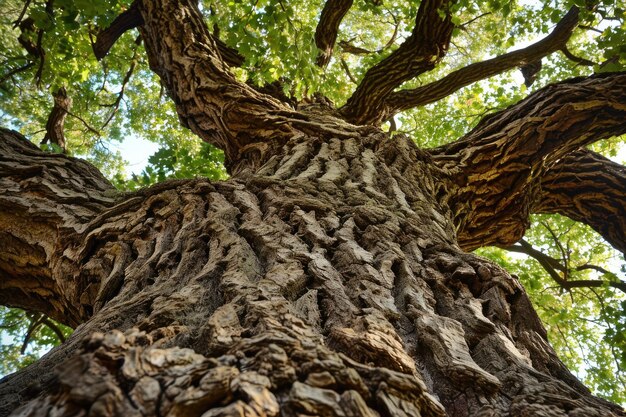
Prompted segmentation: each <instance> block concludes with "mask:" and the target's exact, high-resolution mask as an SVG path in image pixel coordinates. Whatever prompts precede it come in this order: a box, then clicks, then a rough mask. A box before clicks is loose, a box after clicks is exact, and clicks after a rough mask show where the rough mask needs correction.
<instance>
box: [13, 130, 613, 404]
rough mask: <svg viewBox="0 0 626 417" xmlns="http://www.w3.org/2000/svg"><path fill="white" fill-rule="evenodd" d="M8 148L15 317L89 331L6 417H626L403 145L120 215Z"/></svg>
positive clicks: (54, 163) (318, 148)
mask: <svg viewBox="0 0 626 417" xmlns="http://www.w3.org/2000/svg"><path fill="white" fill-rule="evenodd" d="M2 136H3V137H2V140H1V141H0V144H1V146H2V147H3V149H2V155H3V165H2V166H3V167H7V168H4V169H5V170H4V171H3V172H2V177H3V184H2V185H3V187H4V189H6V190H8V192H5V194H4V197H3V200H2V201H3V203H2V204H3V205H6V204H11V205H12V207H13V210H12V211H11V212H10V213H9V214H8V217H7V214H6V213H4V214H3V217H2V224H3V225H6V224H8V223H12V224H15V225H19V224H23V223H25V222H29V223H30V225H31V226H30V227H28V230H24V229H23V228H18V230H11V231H10V233H9V234H8V235H7V233H6V232H5V233H3V235H2V238H3V240H4V241H5V242H6V241H7V239H8V238H9V237H10V238H11V239H15V240H14V243H17V242H16V240H18V239H19V241H20V242H19V243H20V244H14V245H13V246H14V247H15V248H16V252H17V253H14V254H12V256H6V255H5V256H3V258H1V261H0V266H1V267H2V271H3V275H5V276H6V275H7V274H8V275H9V276H14V277H15V279H14V280H8V281H7V280H5V281H3V282H2V285H3V292H2V294H7V296H6V297H7V298H6V299H4V300H3V301H4V302H5V303H8V304H14V305H19V304H20V301H18V300H21V299H24V298H27V299H29V300H30V299H32V300H38V301H39V302H40V303H41V304H42V305H45V308H44V307H43V306H42V307H40V308H42V309H43V311H45V312H46V314H49V315H50V316H52V317H55V318H57V319H60V320H64V321H65V322H66V323H68V324H71V325H74V326H76V325H79V326H78V328H77V330H76V332H75V333H74V335H73V336H72V338H71V340H70V341H69V342H68V343H67V344H66V345H63V346H62V347H60V348H58V349H57V350H55V351H53V352H52V353H51V354H49V355H48V357H47V358H45V359H44V360H42V361H41V362H40V363H38V364H36V365H33V366H32V367H30V368H27V369H26V370H24V371H22V372H21V373H18V374H16V375H14V376H11V377H9V379H8V381H5V383H4V384H3V385H2V395H3V397H2V399H3V401H2V403H3V404H4V405H5V406H4V407H5V408H4V414H6V413H7V411H10V410H12V409H13V408H15V407H16V406H17V405H18V404H20V403H24V402H26V401H27V400H29V399H30V398H32V397H33V396H35V395H37V394H39V397H37V399H35V400H31V401H30V402H26V404H25V405H24V408H21V409H20V410H19V411H18V412H17V414H16V415H22V416H27V415H28V416H39V415H41V416H44V415H49V414H52V415H58V416H61V415H62V416H70V415H87V414H89V415H163V416H166V415H171V416H174V415H177V416H194V415H197V416H200V415H204V416H218V415H220V416H222V415H223V416H230V415H237V416H239V415H246V416H277V415H284V416H291V415H294V416H295V415H328V416H335V415H337V416H344V415H345V416H378V415H384V416H402V415H407V416H417V415H425V416H437V415H441V416H443V415H446V413H447V414H448V415H453V416H465V415H484V416H491V415H516V416H531V415H533V416H534V415H539V416H541V415H546V416H548V415H549V416H552V415H581V416H582V415H584V416H594V415H597V416H609V415H620V414H621V412H620V411H619V408H618V407H616V406H614V405H611V404H609V403H606V402H604V401H601V400H599V399H597V398H594V397H592V396H590V395H589V393H588V391H587V390H586V389H585V388H584V387H583V386H582V385H581V384H580V383H579V382H578V381H577V380H576V379H575V378H574V377H573V376H572V375H571V374H570V373H569V372H568V371H567V369H566V368H565V367H564V366H563V364H562V363H561V362H560V361H559V360H558V358H557V357H556V356H555V354H554V352H553V350H552V349H551V348H550V346H549V344H548V342H547V340H546V334H545V332H544V330H543V327H542V325H541V324H540V322H539V319H538V318H537V316H536V314H535V313H534V311H533V309H532V307H531V304H530V302H529V301H528V298H527V296H526V295H525V293H524V290H523V288H522V287H521V286H520V284H519V282H518V281H517V280H516V279H515V278H514V277H512V276H510V275H509V274H508V273H506V272H505V271H504V270H502V269H501V268H499V267H498V266H496V265H494V264H493V263H492V262H490V261H487V260H485V259H483V258H480V257H478V256H475V255H472V254H468V253H465V252H464V251H463V250H462V249H461V248H460V247H459V243H458V240H457V238H456V232H455V224H454V222H453V219H454V218H455V215H457V213H454V212H453V211H452V209H451V207H450V205H449V204H448V203H447V202H446V198H445V197H444V196H445V192H446V190H448V189H451V188H452V185H451V178H452V177H451V175H450V174H449V173H448V172H446V171H445V170H442V169H440V168H438V166H437V164H436V163H434V161H433V157H432V155H430V154H428V153H425V152H423V151H420V150H419V149H417V148H415V146H414V145H413V144H412V142H411V141H409V140H408V139H405V138H396V139H393V140H391V139H389V138H387V137H385V135H384V134H382V133H378V132H372V133H370V134H363V135H362V136H360V137H355V138H352V139H344V140H339V139H330V140H321V139H320V138H311V137H300V138H294V139H293V140H292V141H290V142H289V143H288V144H287V145H286V146H285V147H284V148H283V149H284V151H283V153H281V154H279V155H275V156H274V157H272V158H271V159H270V160H269V161H268V162H267V163H266V164H265V165H264V166H263V167H262V168H261V169H260V170H259V171H258V172H257V173H256V174H254V175H245V176H241V177H235V178H233V179H231V180H228V181H226V182H223V183H215V184H213V183H210V182H209V181H206V180H201V179H199V180H193V181H172V182H166V183H163V184H160V185H157V186H155V187H153V188H151V189H147V190H143V191H141V192H139V193H137V194H131V195H118V196H116V197H115V201H113V199H112V198H111V197H110V195H111V193H109V192H107V191H110V189H108V187H107V185H106V183H104V181H103V180H102V179H100V178H99V177H98V176H97V174H96V173H95V172H93V171H89V170H88V167H86V166H85V165H86V164H83V163H79V162H78V161H73V160H71V159H69V158H66V157H63V156H59V155H47V154H41V153H39V152H38V151H36V150H35V149H34V148H33V147H31V146H30V144H28V143H27V142H26V141H25V140H24V139H22V138H19V137H17V136H16V135H15V134H12V133H10V132H4V133H3V135H2ZM7 155H8V157H7ZM8 167H10V170H9V168H8ZM74 175H80V176H81V178H83V179H84V180H83V181H86V182H87V184H88V185H84V184H76V183H74V181H73V180H74V177H73V176H74ZM90 177H91V178H90ZM39 179H41V180H39ZM61 187H62V189H63V194H62V195H60V194H58V192H59V189H61ZM87 187H89V188H87ZM86 189H87V191H86ZM105 195H108V196H109V197H105ZM39 200H41V201H39ZM59 222H61V223H62V224H63V226H62V227H61V228H58V224H59ZM51 229H54V230H51ZM50 233H51V234H55V235H56V237H57V239H58V240H57V244H56V245H55V246H53V247H47V246H45V245H44V244H41V243H39V242H40V241H42V240H43V238H41V236H46V235H47V234H50ZM20 261H21V264H20ZM42 264H46V265H47V267H43V266H42ZM11 268H13V269H11ZM18 272H19V273H18ZM25 281H28V284H25ZM12 287H13V288H14V292H12V291H11V290H12ZM18 291H22V292H27V294H26V295H27V297H23V296H19V295H18V294H17V292H18ZM22 307H31V308H32V307H33V306H31V305H22ZM38 307H39V306H38ZM59 363H62V365H61V366H60V367H57V368H55V370H54V371H52V369H53V366H55V365H58V364H59ZM52 375H54V378H52ZM35 382H36V383H35Z"/></svg>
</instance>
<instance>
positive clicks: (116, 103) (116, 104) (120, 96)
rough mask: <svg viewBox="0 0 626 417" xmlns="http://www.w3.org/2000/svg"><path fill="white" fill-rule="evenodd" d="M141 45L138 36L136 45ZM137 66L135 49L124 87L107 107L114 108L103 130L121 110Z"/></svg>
mask: <svg viewBox="0 0 626 417" xmlns="http://www.w3.org/2000/svg"><path fill="white" fill-rule="evenodd" d="M140 44H141V36H138V37H137V38H136V39H135V45H137V46H138V45H140ZM136 66H137V48H136V47H135V49H134V50H133V57H132V58H131V61H130V67H129V68H128V71H126V75H124V79H123V80H122V87H121V88H120V92H119V93H118V94H117V98H116V99H115V101H114V102H113V103H112V104H110V105H107V107H113V110H112V111H111V114H109V117H108V118H107V119H106V120H105V122H104V124H103V125H102V129H104V128H105V127H106V126H107V125H108V124H109V123H110V122H111V120H113V116H115V114H116V113H117V111H118V110H119V108H120V103H121V102H122V99H123V98H124V92H125V91H126V87H127V85H128V82H129V81H130V78H131V77H132V76H133V72H134V71H135V67H136Z"/></svg>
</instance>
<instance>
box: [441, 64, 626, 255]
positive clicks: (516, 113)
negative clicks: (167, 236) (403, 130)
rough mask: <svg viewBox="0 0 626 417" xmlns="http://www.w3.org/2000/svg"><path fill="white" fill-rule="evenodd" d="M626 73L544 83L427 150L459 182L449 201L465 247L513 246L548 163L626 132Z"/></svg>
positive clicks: (521, 230)
mask: <svg viewBox="0 0 626 417" xmlns="http://www.w3.org/2000/svg"><path fill="white" fill-rule="evenodd" d="M624 120H626V74H624V73H613V74H603V75H598V76H594V77H590V78H584V79H580V78H579V79H573V80H569V81H565V82H562V83H559V84H554V85H551V86H548V87H546V88H544V89H542V90H539V91H537V92H536V93H534V94H532V95H531V96H529V97H528V98H527V99H525V100H523V101H521V102H520V103H518V104H516V105H514V106H511V107H509V108H508V109H506V110H504V111H501V112H499V113H497V114H495V115H493V116H489V117H487V118H485V119H483V120H482V121H481V122H480V123H479V124H478V126H477V127H476V128H475V129H474V130H473V131H472V132H470V133H469V134H467V135H466V136H465V137H463V138H462V139H460V140H458V141H457V142H454V143H452V144H449V145H446V146H444V147H441V148H438V149H435V150H433V151H432V153H433V155H434V157H435V159H436V160H437V163H438V164H439V165H440V166H441V167H443V168H444V169H446V170H447V171H448V172H450V173H451V175H452V181H453V182H454V183H455V184H456V186H457V187H458V191H457V193H456V194H455V195H454V196H453V197H452V198H451V201H450V204H451V206H452V207H453V210H454V212H455V213H456V216H457V219H456V223H457V228H458V233H459V241H460V243H461V245H462V246H463V247H464V248H466V249H474V248H477V247H480V246H484V245H493V244H496V245H497V244H499V245H510V244H513V243H514V242H516V241H518V240H519V239H520V238H521V237H522V236H523V234H524V231H525V229H526V227H527V226H528V214H529V211H530V205H531V203H532V202H533V200H534V198H535V197H536V196H535V194H534V193H535V192H536V190H535V188H536V187H538V182H537V178H539V177H540V175H541V173H542V172H544V170H545V168H547V167H550V166H551V164H553V163H555V162H556V161H558V160H559V159H560V158H563V157H565V156H566V155H568V154H569V153H571V152H572V151H574V150H576V149H578V148H580V147H581V146H585V145H588V144H590V143H592V142H595V141H597V140H600V139H604V138H608V137H611V136H615V135H621V134H623V133H626V123H624Z"/></svg>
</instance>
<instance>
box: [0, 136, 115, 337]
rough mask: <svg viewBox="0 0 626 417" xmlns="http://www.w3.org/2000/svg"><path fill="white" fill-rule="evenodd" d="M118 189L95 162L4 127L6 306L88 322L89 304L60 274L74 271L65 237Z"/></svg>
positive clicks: (0, 223)
mask: <svg viewBox="0 0 626 417" xmlns="http://www.w3.org/2000/svg"><path fill="white" fill-rule="evenodd" d="M111 193H112V194H113V196H111V195H110V194H111ZM114 195H115V191H114V188H113V186H112V185H111V184H110V183H109V182H108V181H107V180H106V179H105V178H104V177H103V176H102V174H100V173H99V172H98V171H97V170H96V169H95V168H94V167H93V166H92V165H90V164H88V163H87V162H84V161H81V160H78V159H75V158H71V157H68V156H65V155H62V154H52V153H47V152H42V151H41V150H39V149H38V148H37V147H36V146H35V145H33V144H32V143H31V142H29V141H28V140H26V139H25V138H24V137H23V136H21V135H20V134H18V133H16V132H12V131H9V130H5V129H1V128H0V304H1V305H6V306H11V307H19V308H22V309H25V310H28V311H33V312H41V313H44V314H45V315H47V316H49V317H51V318H53V319H54V320H56V321H59V322H62V323H65V324H68V325H73V326H75V325H77V324H78V323H80V322H81V321H82V320H84V318H85V314H86V313H85V312H81V311H80V309H81V303H80V302H79V301H78V300H75V299H68V298H67V297H72V296H73V295H72V294H67V293H64V290H63V289H62V288H61V287H62V286H63V285H62V284H60V283H59V282H57V281H56V280H55V279H53V276H57V277H65V276H66V274H65V273H64V272H63V264H62V262H59V261H58V259H59V255H60V254H61V253H62V252H63V250H64V248H63V238H64V237H65V236H69V235H73V234H75V233H76V232H77V231H80V230H82V228H83V227H84V225H85V224H87V223H88V222H89V220H91V219H93V218H94V217H95V216H96V214H98V213H100V212H101V211H102V210H104V209H106V208H109V207H110V206H112V205H113V204H114V203H115V198H114ZM52 259H57V262H56V263H53V262H51V260H52ZM54 271H56V272H54ZM68 279H71V278H69V277H68Z"/></svg>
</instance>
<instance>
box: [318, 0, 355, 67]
mask: <svg viewBox="0 0 626 417" xmlns="http://www.w3.org/2000/svg"><path fill="white" fill-rule="evenodd" d="M350 7H352V0H328V1H327V2H326V4H325V5H324V9H322V15H321V16H320V20H319V22H318V24H317V28H316V29H315V45H316V46H317V47H318V48H319V50H320V52H319V55H318V56H317V60H316V61H315V63H316V64H317V65H318V66H320V67H325V66H326V65H328V63H329V62H330V57H331V56H332V54H333V48H334V47H335V42H336V41H337V33H338V32H339V25H340V24H341V21H342V20H343V17H344V16H345V15H346V13H348V10H350Z"/></svg>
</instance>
